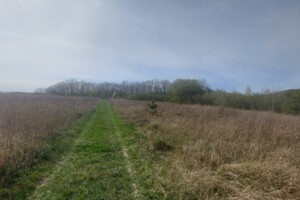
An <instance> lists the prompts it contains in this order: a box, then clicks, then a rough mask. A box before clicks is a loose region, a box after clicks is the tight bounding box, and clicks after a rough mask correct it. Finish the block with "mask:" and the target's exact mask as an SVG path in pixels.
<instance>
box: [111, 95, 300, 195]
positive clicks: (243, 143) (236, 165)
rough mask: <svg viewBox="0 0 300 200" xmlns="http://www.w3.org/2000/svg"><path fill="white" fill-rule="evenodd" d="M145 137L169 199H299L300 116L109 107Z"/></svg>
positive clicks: (125, 104) (138, 104)
mask: <svg viewBox="0 0 300 200" xmlns="http://www.w3.org/2000/svg"><path fill="white" fill-rule="evenodd" d="M113 105H114V106H115V107H116V108H117V110H118V111H119V113H120V114H121V116H122V117H123V118H124V119H126V121H128V122H130V123H133V124H134V125H135V126H137V127H138V129H139V132H140V133H141V134H142V135H143V136H144V137H143V140H140V143H141V146H143V147H144V148H143V151H144V152H148V154H153V155H155V156H156V159H155V160H153V162H154V164H155V165H156V167H155V168H156V169H157V173H159V174H161V176H162V179H163V183H164V184H162V185H164V188H165V193H166V196H167V198H168V199H298V198H299V197H300V176H299V175H300V169H299V166H300V157H299V155H300V145H299V144H300V123H299V120H300V118H299V116H290V115H283V114H282V115H280V114H275V113H271V112H256V111H241V110H236V109H230V108H223V107H210V106H201V105H179V104H173V103H158V112H157V113H154V114H151V113H149V112H147V102H142V101H126V100H114V101H113Z"/></svg>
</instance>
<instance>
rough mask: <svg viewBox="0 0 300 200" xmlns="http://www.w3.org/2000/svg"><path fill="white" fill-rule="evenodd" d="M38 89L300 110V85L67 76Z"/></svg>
mask: <svg viewBox="0 0 300 200" xmlns="http://www.w3.org/2000/svg"><path fill="white" fill-rule="evenodd" d="M35 92H36V93H47V94H54V95H65V96H94V97H101V98H126V99H134V100H155V101H171V102H176V103H185V104H197V103H200V104H205V105H218V106H226V107H233V108H239V109H251V110H266V111H274V112H279V113H282V112H283V113H289V114H299V113H300V89H291V90H285V91H280V92H272V91H270V90H268V89H266V90H264V91H262V92H260V93H252V91H251V88H250V87H247V88H246V90H245V93H244V94H242V93H238V92H226V91H224V90H213V89H211V88H209V86H208V84H207V83H206V81H205V80H196V79H177V80H175V81H173V82H170V81H168V80H149V81H142V82H128V81H123V82H122V83H110V82H103V83H91V82H85V81H77V80H66V81H63V82H60V83H57V84H55V85H52V86H50V87H48V88H46V89H37V90H36V91H35Z"/></svg>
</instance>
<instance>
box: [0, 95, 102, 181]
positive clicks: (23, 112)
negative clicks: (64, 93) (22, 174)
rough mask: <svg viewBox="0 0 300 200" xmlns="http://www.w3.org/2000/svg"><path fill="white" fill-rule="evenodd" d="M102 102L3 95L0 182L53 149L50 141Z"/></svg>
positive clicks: (0, 109)
mask: <svg viewBox="0 0 300 200" xmlns="http://www.w3.org/2000/svg"><path fill="white" fill-rule="evenodd" d="M98 101H99V100H98V99H95V98H80V97H76V98H75V97H58V96H50V95H35V94H0V183H1V182H3V180H4V178H5V177H6V176H7V175H8V174H10V173H13V172H15V171H17V170H18V169H19V168H22V167H24V166H26V165H29V164H32V163H33V162H34V161H35V160H37V159H39V158H41V157H42V156H43V153H45V152H46V151H47V150H48V149H50V148H51V144H50V141H51V139H53V137H55V136H56V135H58V133H59V132H60V131H61V130H62V129H63V128H65V127H66V126H67V125H69V124H70V123H71V122H72V121H74V120H75V119H76V118H79V117H80V116H81V115H82V114H83V113H85V112H88V111H90V110H92V109H93V108H95V107H96V105H97V104H98Z"/></svg>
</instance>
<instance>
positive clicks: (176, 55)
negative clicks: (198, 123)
mask: <svg viewBox="0 0 300 200" xmlns="http://www.w3.org/2000/svg"><path fill="white" fill-rule="evenodd" d="M299 77H300V1H299V0H294V1H292V0H219V1H217V0H0V91H29V92H31V91H34V89H36V88H37V87H47V86H49V85H52V84H54V83H56V82H58V81H63V80H66V79H71V78H75V79H78V80H86V81H93V82H102V81H115V82H120V81H122V80H129V81H141V80H148V79H169V80H174V79H176V78H195V79H202V78H204V79H206V80H207V82H208V84H209V85H210V86H211V87H213V88H223V89H226V90H229V91H230V90H238V91H243V90H244V89H245V87H246V86H247V85H249V86H251V87H252V89H254V90H256V91H259V90H260V89H263V88H270V89H274V90H278V89H287V88H300V78H299Z"/></svg>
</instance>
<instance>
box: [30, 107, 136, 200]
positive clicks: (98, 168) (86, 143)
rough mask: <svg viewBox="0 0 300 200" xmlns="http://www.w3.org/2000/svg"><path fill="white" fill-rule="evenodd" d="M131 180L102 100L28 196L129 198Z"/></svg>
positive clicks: (118, 140)
mask: <svg viewBox="0 0 300 200" xmlns="http://www.w3.org/2000/svg"><path fill="white" fill-rule="evenodd" d="M131 183H132V178H131V177H130V176H129V174H128V171H127V169H126V162H125V159H124V156H123V153H122V145H121V143H120V139H119V138H118V136H117V135H116V133H115V131H114V126H113V124H112V122H111V116H110V112H109V106H108V104H107V102H103V103H101V105H100V106H99V107H98V108H97V110H96V112H95V114H94V115H93V117H92V118H91V119H90V121H89V122H88V124H87V125H86V127H85V128H84V129H83V131H82V134H80V136H79V137H78V138H77V139H76V141H75V143H74V146H73V147H72V149H71V150H70V152H69V153H68V154H67V155H66V156H65V157H64V158H63V160H62V161H61V162H60V163H59V164H58V165H57V167H56V169H55V170H54V171H53V173H52V175H51V176H50V177H49V178H48V179H46V180H45V183H43V184H42V185H41V186H40V187H38V188H37V190H36V191H35V193H34V194H33V196H32V197H31V198H30V199H133V197H132V193H133V188H132V184H131Z"/></svg>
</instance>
